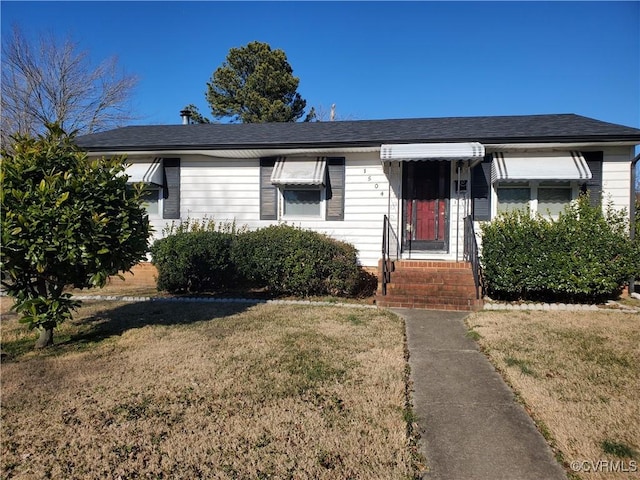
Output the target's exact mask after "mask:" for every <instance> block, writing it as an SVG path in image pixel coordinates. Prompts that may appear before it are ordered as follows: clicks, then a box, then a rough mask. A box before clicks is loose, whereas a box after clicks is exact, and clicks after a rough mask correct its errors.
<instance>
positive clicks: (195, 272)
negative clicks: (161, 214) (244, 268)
mask: <svg viewBox="0 0 640 480" xmlns="http://www.w3.org/2000/svg"><path fill="white" fill-rule="evenodd" d="M233 238H234V236H233V235H232V234H230V233H224V232H216V231H207V230H198V231H184V232H181V233H176V234H174V235H170V236H168V237H165V238H162V239H160V240H157V241H156V242H154V244H153V246H152V247H151V257H152V262H153V264H154V265H155V266H156V267H157V268H158V289H159V290H167V291H169V292H172V293H181V292H188V293H198V292H211V291H216V290H219V289H221V288H225V287H229V286H232V285H233V284H234V283H235V281H236V272H235V268H234V266H233V264H232V263H231V245H232V243H233Z"/></svg>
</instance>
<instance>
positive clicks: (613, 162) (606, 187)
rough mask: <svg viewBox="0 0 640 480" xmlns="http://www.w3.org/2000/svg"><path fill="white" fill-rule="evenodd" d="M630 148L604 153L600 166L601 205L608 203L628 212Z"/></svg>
mask: <svg viewBox="0 0 640 480" xmlns="http://www.w3.org/2000/svg"><path fill="white" fill-rule="evenodd" d="M633 153H634V152H633V149H632V148H617V149H611V150H605V151H604V162H603V164H602V203H603V205H606V204H607V203H608V202H609V201H611V203H612V204H613V207H614V208H616V209H622V208H624V209H626V210H627V211H628V210H629V202H630V198H631V190H630V182H631V160H632V159H633V157H634V154H633Z"/></svg>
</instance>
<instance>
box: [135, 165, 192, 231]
mask: <svg viewBox="0 0 640 480" xmlns="http://www.w3.org/2000/svg"><path fill="white" fill-rule="evenodd" d="M125 174H126V175H127V177H128V179H127V182H128V183H130V184H143V186H144V187H143V197H142V200H143V205H144V207H145V208H146V210H147V213H148V214H149V216H155V217H158V218H176V219H178V218H180V159H179V158H154V159H153V160H152V161H142V160H139V161H134V162H132V163H131V164H129V165H128V166H127V168H126V170H125Z"/></svg>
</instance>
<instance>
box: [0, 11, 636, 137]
mask: <svg viewBox="0 0 640 480" xmlns="http://www.w3.org/2000/svg"><path fill="white" fill-rule="evenodd" d="M0 8H1V13H2V32H3V37H4V34H5V33H6V32H8V30H9V29H10V27H11V25H12V24H14V23H15V24H18V25H19V26H20V27H21V29H22V30H23V32H24V33H25V34H27V35H28V36H32V35H35V34H37V33H38V32H40V31H51V32H54V33H55V34H56V35H59V36H61V37H64V36H66V35H71V36H72V37H73V38H74V39H75V40H76V41H77V42H78V43H79V44H80V46H81V47H82V48H83V49H86V50H88V51H89V52H90V54H91V56H92V57H93V58H95V60H100V59H104V58H105V57H107V56H111V55H117V56H118V57H119V61H120V65H121V66H122V67H123V68H124V69H125V70H126V71H127V72H129V73H133V74H135V75H137V76H139V78H140V83H139V85H138V88H137V90H136V92H135V95H134V98H133V106H134V111H135V113H136V114H137V115H138V116H139V117H140V119H139V120H138V121H137V122H136V123H147V124H156V123H179V122H180V118H179V115H178V112H179V111H180V109H181V108H182V107H184V106H185V105H187V104H189V103H194V104H196V105H197V106H198V107H199V108H200V111H201V112H202V113H203V114H205V115H209V113H210V112H209V108H208V105H207V103H206V101H205V99H204V91H205V88H206V83H207V81H208V80H209V79H210V77H211V75H212V73H213V71H214V70H215V69H216V68H217V67H218V66H220V65H221V64H222V62H223V61H224V59H225V57H226V55H227V53H228V51H229V49H230V48H232V47H240V46H243V45H246V44H247V43H248V42H250V41H253V40H258V41H262V42H266V43H269V44H270V45H271V47H272V48H279V49H282V50H284V51H285V53H286V54H287V57H288V59H289V63H290V64H291V65H292V67H293V70H294V74H295V75H296V76H298V77H299V78H300V86H299V89H298V91H299V92H300V94H301V95H302V97H303V98H305V99H306V100H307V105H308V106H315V107H316V108H318V107H319V108H320V109H322V110H324V111H325V112H328V111H329V109H330V106H331V104H332V103H335V104H336V108H337V114H338V117H339V118H342V119H353V120H360V119H380V118H410V117H446V116H472V115H512V114H513V115H519V114H539V113H577V114H580V115H585V116H589V117H594V118H598V119H600V120H604V121H609V122H614V123H621V124H625V125H629V126H634V127H640V2H637V1H636V2H629V1H628V2H480V1H477V2H457V1H454V2H204V1H202V2H11V1H4V0H3V1H2V3H1V7H0Z"/></svg>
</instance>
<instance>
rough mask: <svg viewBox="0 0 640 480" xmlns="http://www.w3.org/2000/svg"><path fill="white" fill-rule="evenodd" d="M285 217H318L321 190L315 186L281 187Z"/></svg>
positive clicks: (320, 205) (320, 204) (319, 213)
mask: <svg viewBox="0 0 640 480" xmlns="http://www.w3.org/2000/svg"><path fill="white" fill-rule="evenodd" d="M282 199H283V209H284V211H283V214H284V216H285V217H320V216H321V212H322V209H321V207H322V192H321V191H320V189H317V188H287V187H285V188H283V189H282Z"/></svg>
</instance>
